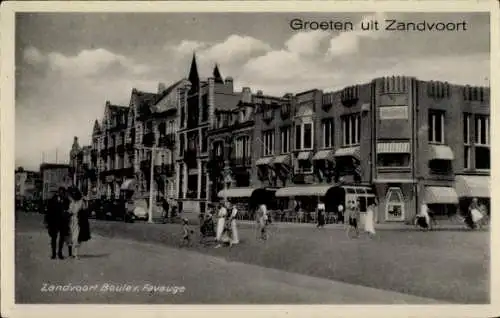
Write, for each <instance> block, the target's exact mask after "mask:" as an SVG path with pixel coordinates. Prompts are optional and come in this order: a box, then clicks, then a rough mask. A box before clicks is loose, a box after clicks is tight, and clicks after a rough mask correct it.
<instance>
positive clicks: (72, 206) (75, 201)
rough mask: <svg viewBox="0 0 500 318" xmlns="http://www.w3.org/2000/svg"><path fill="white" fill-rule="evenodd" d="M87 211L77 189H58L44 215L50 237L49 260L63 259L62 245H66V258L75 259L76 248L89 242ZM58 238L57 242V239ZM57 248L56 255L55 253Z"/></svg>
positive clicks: (76, 255)
mask: <svg viewBox="0 0 500 318" xmlns="http://www.w3.org/2000/svg"><path fill="white" fill-rule="evenodd" d="M87 213H88V211H87V209H84V201H83V197H82V194H81V192H80V191H79V190H78V189H77V188H69V189H68V190H66V189H65V188H64V187H60V188H59V190H58V193H57V194H55V195H54V197H52V199H51V200H50V201H49V205H48V209H47V213H46V214H45V226H46V228H47V230H48V233H49V236H50V247H51V251H52V255H51V258H52V259H55V258H56V256H57V257H58V258H59V259H64V255H63V247H64V243H66V244H67V245H68V256H69V257H73V258H77V257H78V247H79V246H80V245H81V243H82V242H86V241H88V240H90V226H89V220H88V215H87ZM58 237H59V241H57V238H58ZM56 247H57V253H56Z"/></svg>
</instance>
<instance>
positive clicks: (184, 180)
mask: <svg viewBox="0 0 500 318" xmlns="http://www.w3.org/2000/svg"><path fill="white" fill-rule="evenodd" d="M182 170H183V171H182V193H184V197H186V193H187V180H188V169H187V165H186V164H183V165H182Z"/></svg>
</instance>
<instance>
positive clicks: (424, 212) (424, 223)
mask: <svg viewBox="0 0 500 318" xmlns="http://www.w3.org/2000/svg"><path fill="white" fill-rule="evenodd" d="M415 222H416V225H418V226H420V227H421V228H422V229H425V230H427V229H430V228H431V217H430V215H429V208H428V207H427V204H425V203H423V204H422V205H421V206H420V211H419V213H418V214H417V217H416V219H415Z"/></svg>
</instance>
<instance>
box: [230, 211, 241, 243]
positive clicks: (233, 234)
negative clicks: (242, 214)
mask: <svg viewBox="0 0 500 318" xmlns="http://www.w3.org/2000/svg"><path fill="white" fill-rule="evenodd" d="M237 214H238V209H237V208H236V205H235V204H233V206H232V209H231V216H230V217H229V219H230V222H231V241H230V244H231V245H233V244H238V243H240V238H239V236H238V227H237V225H236V215H237Z"/></svg>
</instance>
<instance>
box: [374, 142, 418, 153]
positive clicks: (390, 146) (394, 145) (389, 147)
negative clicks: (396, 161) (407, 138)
mask: <svg viewBox="0 0 500 318" xmlns="http://www.w3.org/2000/svg"><path fill="white" fill-rule="evenodd" d="M377 153H410V143H409V142H381V143H377Z"/></svg>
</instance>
